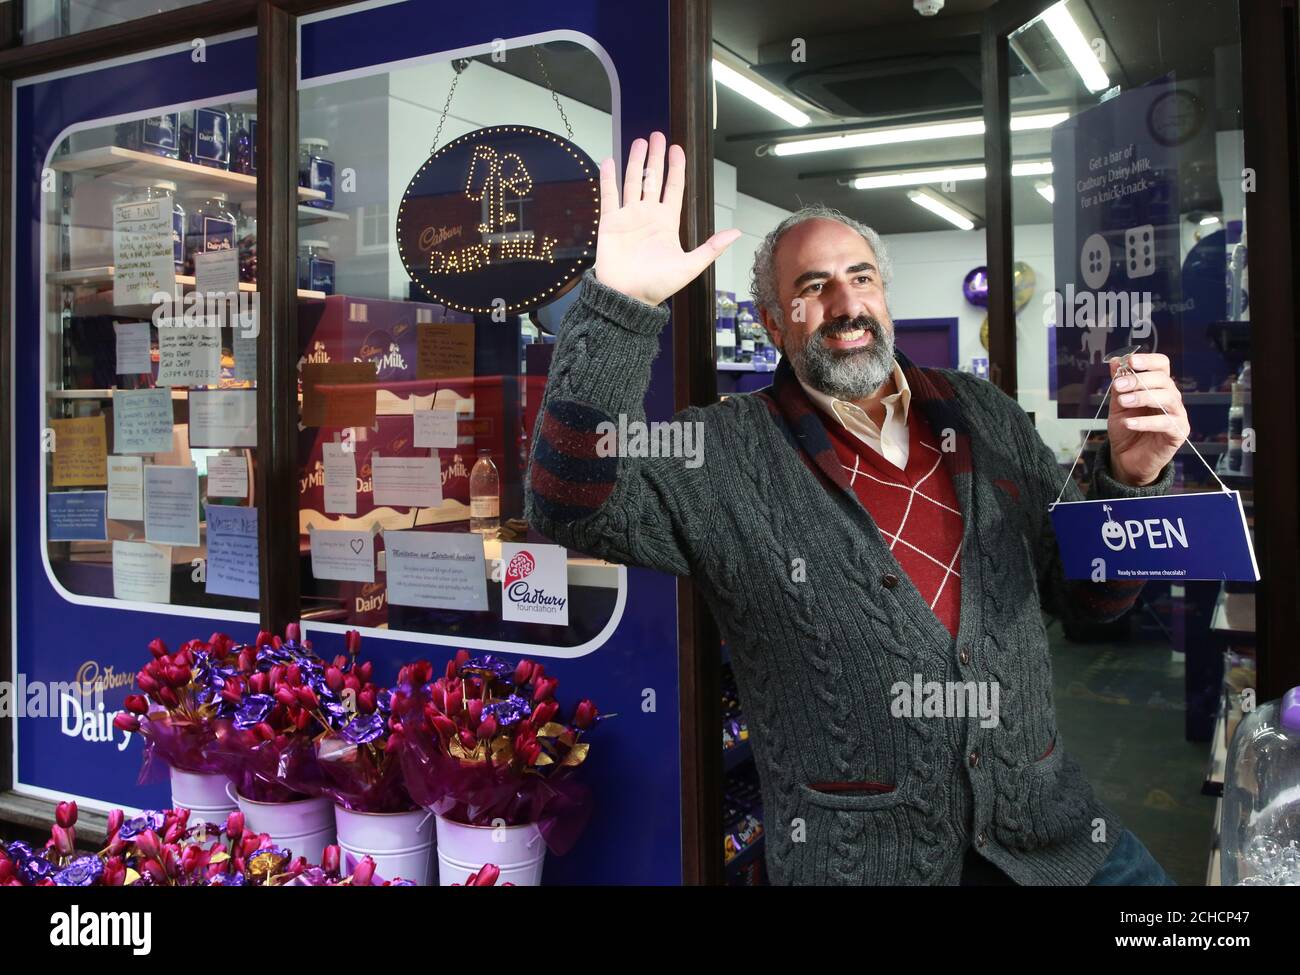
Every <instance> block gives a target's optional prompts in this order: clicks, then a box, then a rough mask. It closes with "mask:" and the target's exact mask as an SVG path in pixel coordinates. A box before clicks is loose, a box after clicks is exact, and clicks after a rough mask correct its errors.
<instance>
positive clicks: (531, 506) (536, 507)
mask: <svg viewBox="0 0 1300 975" xmlns="http://www.w3.org/2000/svg"><path fill="white" fill-rule="evenodd" d="M581 287H582V292H581V294H580V296H579V298H578V300H577V301H576V302H575V303H574V305H573V306H572V307H571V308H570V309H569V312H568V314H566V315H565V317H564V321H563V322H562V323H561V325H560V332H559V337H558V339H557V342H556V348H555V355H554V358H553V359H552V361H551V371H550V375H549V376H548V378H547V382H546V392H545V394H544V396H543V398H542V404H541V409H540V410H539V411H538V417H537V429H536V430H535V431H534V435H533V441H532V455H531V457H530V459H529V464H528V483H527V485H526V486H525V514H526V516H527V518H528V521H529V523H530V524H531V525H532V526H533V527H534V528H536V529H537V530H538V531H540V532H541V533H542V534H544V535H546V536H547V537H548V538H551V539H553V540H555V541H556V542H559V543H560V544H562V545H565V546H567V547H569V548H573V549H577V550H579V551H581V552H586V553H589V554H592V555H596V556H598V557H600V558H604V559H608V560H609V561H612V562H619V563H623V564H627V565H639V566H644V567H646V568H650V569H657V570H659V571H661V572H669V573H673V574H675V575H686V574H688V573H689V572H690V571H691V568H692V566H693V565H695V564H697V562H698V560H699V558H700V552H701V547H702V545H703V541H704V539H705V538H706V536H707V534H708V529H709V520H710V517H709V516H710V512H712V511H713V510H714V503H713V500H714V499H713V497H712V492H711V490H710V488H709V484H708V477H709V475H708V473H707V472H708V470H709V467H708V465H707V464H705V463H704V458H705V456H706V454H707V442H706V440H705V433H706V419H707V416H708V414H709V412H710V411H708V410H703V409H698V408H692V409H688V410H683V411H682V412H681V413H678V414H677V415H676V416H674V417H673V419H672V425H670V426H663V425H661V424H653V425H647V424H646V415H645V406H644V403H645V395H646V390H647V388H648V387H649V384H650V366H651V363H652V362H653V361H654V358H655V356H656V355H657V354H658V351H659V333H660V331H661V330H662V329H663V327H664V325H665V324H666V323H667V321H668V310H667V308H665V307H663V306H659V307H653V308H652V307H650V306H649V305H646V304H644V303H643V302H639V301H637V300H636V299H634V298H630V297H628V296H626V295H624V294H622V293H620V292H618V291H615V290H613V289H612V288H608V287H606V286H604V285H602V284H601V283H600V282H599V281H597V280H596V278H595V276H594V275H593V274H592V272H590V271H588V272H587V273H586V274H585V275H584V277H583V281H582V285H581ZM621 431H626V433H627V436H626V437H625V438H620V432H621ZM638 435H640V436H641V440H640V441H639V442H638V441H637V440H636V439H635V438H636V437H637V436H638ZM621 439H623V440H624V441H625V442H624V443H622V444H620V440H621ZM652 443H653V444H656V445H657V446H656V447H652V446H651V445H652ZM624 446H626V447H628V448H630V449H623V447H624ZM665 447H666V448H668V449H666V450H665V449H662V448H665ZM664 454H669V455H670V456H664Z"/></svg>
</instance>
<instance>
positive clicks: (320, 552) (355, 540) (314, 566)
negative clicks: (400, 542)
mask: <svg viewBox="0 0 1300 975" xmlns="http://www.w3.org/2000/svg"><path fill="white" fill-rule="evenodd" d="M311 574H312V575H314V576H315V577H316V578H317V579H338V580H341V581H343V582H374V581H375V539H374V536H373V535H371V534H370V532H369V531H368V530H365V529H363V530H362V531H355V532H348V531H330V530H327V529H323V528H317V529H315V530H314V531H312V532H311Z"/></svg>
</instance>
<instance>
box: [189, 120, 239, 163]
mask: <svg viewBox="0 0 1300 975" xmlns="http://www.w3.org/2000/svg"><path fill="white" fill-rule="evenodd" d="M193 119H194V122H193V126H192V129H193V137H192V140H193V141H192V142H191V144H190V162H196V163H198V164H199V165H200V166H210V167H212V168H213V169H229V168H230V115H229V114H228V113H226V112H224V111H222V110H221V109H219V108H196V109H195V110H194V116H193Z"/></svg>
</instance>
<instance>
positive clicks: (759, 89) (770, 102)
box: [713, 58, 812, 126]
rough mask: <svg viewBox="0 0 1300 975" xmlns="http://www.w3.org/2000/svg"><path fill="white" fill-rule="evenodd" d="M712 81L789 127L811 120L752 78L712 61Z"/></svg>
mask: <svg viewBox="0 0 1300 975" xmlns="http://www.w3.org/2000/svg"><path fill="white" fill-rule="evenodd" d="M713 80H714V81H716V82H718V84H721V85H726V86H727V87H728V88H730V89H731V90H732V91H734V92H735V93H736V94H738V95H743V96H744V97H746V98H748V99H749V100H750V101H751V102H753V103H754V104H755V105H757V106H759V107H760V108H765V109H767V110H768V111H769V112H771V113H772V114H773V115H775V116H777V117H778V118H780V119H781V120H782V121H784V122H787V123H789V124H790V125H798V126H803V125H807V124H808V123H809V122H810V121H812V119H811V118H809V116H808V115H806V114H804V113H803V112H801V111H799V109H797V108H795V107H794V106H793V105H791V104H790V103H789V102H788V101H786V100H785V99H784V98H782V97H781V96H780V95H778V94H776V93H775V92H773V91H771V90H769V89H767V88H764V87H763V86H762V85H760V84H759V83H758V82H756V81H754V79H753V78H749V77H746V76H745V75H744V74H742V73H741V72H739V71H737V70H736V69H735V68H733V67H731V66H730V65H726V64H723V63H722V62H721V61H719V60H718V59H717V58H714V59H713Z"/></svg>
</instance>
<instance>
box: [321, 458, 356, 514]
mask: <svg viewBox="0 0 1300 975" xmlns="http://www.w3.org/2000/svg"><path fill="white" fill-rule="evenodd" d="M348 447H352V449H351V450H349V449H347V448H348ZM321 456H322V459H323V460H324V464H325V512H326V513H327V514H331V515H355V514H356V513H357V452H356V448H355V446H353V445H351V444H342V443H327V444H321Z"/></svg>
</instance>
